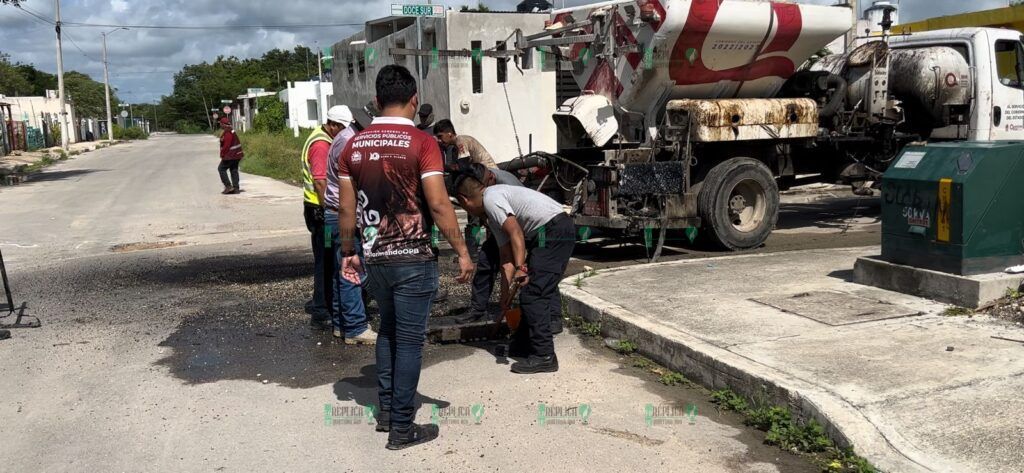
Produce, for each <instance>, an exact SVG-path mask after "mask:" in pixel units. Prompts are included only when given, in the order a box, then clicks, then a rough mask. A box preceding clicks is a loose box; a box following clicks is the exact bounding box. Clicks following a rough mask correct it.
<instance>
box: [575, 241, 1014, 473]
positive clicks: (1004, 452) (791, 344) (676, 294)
mask: <svg viewBox="0 0 1024 473" xmlns="http://www.w3.org/2000/svg"><path fill="white" fill-rule="evenodd" d="M875 254H878V248H877V247H874V248H856V249H847V250H820V251H806V252H793V253H776V254H766V255H751V256H734V257H724V258H715V259H705V260H690V261H679V262H671V263H662V264H655V265H645V266H634V267H629V268H621V269H612V270H604V271H601V272H600V273H599V274H597V275H595V276H592V277H590V278H587V279H584V280H582V281H577V279H576V278H575V277H573V278H569V279H567V280H565V281H564V282H563V283H562V294H563V296H564V298H565V299H566V300H567V302H568V304H569V311H570V313H577V314H580V315H582V316H584V317H585V318H587V319H589V320H592V321H593V320H599V321H601V323H602V329H603V331H604V332H605V334H606V335H607V336H611V337H615V338H622V339H628V340H631V341H634V342H636V343H637V344H638V346H639V347H640V351H641V352H642V353H643V354H645V355H647V356H649V357H651V358H652V359H654V360H656V361H658V362H661V363H663V364H665V365H667V366H669V367H671V368H673V369H675V370H678V371H680V372H682V373H684V374H685V375H687V376H689V377H691V379H694V380H697V381H699V382H701V383H702V384H704V385H706V386H710V387H713V388H715V389H719V388H725V387H729V388H731V389H733V390H734V391H736V392H739V393H741V394H744V395H747V396H750V397H756V398H763V399H766V400H769V401H771V402H774V403H776V404H783V405H788V406H789V407H790V408H791V409H792V410H793V412H794V413H795V414H797V415H798V416H800V417H802V418H805V419H806V418H816V419H817V420H818V421H819V422H821V423H822V424H823V425H824V426H825V427H826V429H827V430H828V431H829V433H830V434H831V435H832V437H833V439H835V440H836V441H837V443H839V444H840V445H842V446H849V445H852V446H854V448H855V451H856V452H857V453H858V454H859V455H861V456H863V457H865V458H867V459H868V460H869V461H871V462H872V463H873V464H875V465H876V466H878V467H879V468H881V469H883V470H885V471H893V472H909V471H943V472H946V471H948V472H966V471H979V472H1010V471H1013V472H1020V471H1024V448H1022V447H1024V400H1022V398H1021V395H1020V393H1021V392H1022V390H1024V376H1022V374H1024V342H1015V341H1008V340H1005V339H1012V340H1021V341H1024V329H1021V328H1020V327H1019V326H1014V325H1011V324H1008V323H1004V322H1002V321H999V320H994V319H991V318H989V317H986V316H975V317H973V318H967V317H950V316H945V315H942V312H943V311H944V310H945V308H946V306H943V305H941V304H937V303H934V302H931V301H928V300H925V299H920V298H917V297H912V296H906V295H902V294H897V293H893V292H888V291H883V290H880V289H875V288H869V287H865V286H860V285H857V284H853V283H852V282H850V281H851V280H852V276H853V271H852V269H853V265H854V261H855V260H856V258H857V257H860V256H870V255H875ZM993 337H1001V338H993Z"/></svg>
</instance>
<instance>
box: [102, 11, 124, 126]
mask: <svg viewBox="0 0 1024 473" xmlns="http://www.w3.org/2000/svg"><path fill="white" fill-rule="evenodd" d="M127 29H128V28H125V27H123V26H122V27H120V28H114V29H112V30H110V31H107V32H106V33H100V35H101V36H103V85H104V89H106V94H107V142H109V143H110V144H114V121H113V120H114V117H113V116H112V115H111V113H110V74H108V72H107V35H109V34H111V33H116V32H117V31H119V30H127Z"/></svg>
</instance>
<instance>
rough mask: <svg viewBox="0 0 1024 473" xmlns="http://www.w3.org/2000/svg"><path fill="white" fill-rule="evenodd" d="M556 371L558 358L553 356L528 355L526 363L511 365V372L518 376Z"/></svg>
mask: <svg viewBox="0 0 1024 473" xmlns="http://www.w3.org/2000/svg"><path fill="white" fill-rule="evenodd" d="M556 371H558V357H557V356H555V355H548V356H537V355H530V357H529V358H527V359H526V361H520V362H517V363H514V364H513V365H512V372H513V373H518V374H535V373H554V372H556Z"/></svg>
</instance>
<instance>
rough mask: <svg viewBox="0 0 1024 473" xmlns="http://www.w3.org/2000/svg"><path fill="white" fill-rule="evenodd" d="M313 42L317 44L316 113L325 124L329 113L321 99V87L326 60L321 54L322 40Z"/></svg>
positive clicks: (321, 122)
mask: <svg viewBox="0 0 1024 473" xmlns="http://www.w3.org/2000/svg"><path fill="white" fill-rule="evenodd" d="M313 44H314V45H316V76H317V78H316V114H317V119H318V120H319V121H320V124H321V125H323V124H325V123H327V120H326V119H325V117H326V115H327V113H325V111H324V104H323V103H321V100H320V97H321V96H322V95H323V93H322V92H321V91H320V87H321V84H322V83H323V81H324V60H323V57H321V55H320V41H314V42H313Z"/></svg>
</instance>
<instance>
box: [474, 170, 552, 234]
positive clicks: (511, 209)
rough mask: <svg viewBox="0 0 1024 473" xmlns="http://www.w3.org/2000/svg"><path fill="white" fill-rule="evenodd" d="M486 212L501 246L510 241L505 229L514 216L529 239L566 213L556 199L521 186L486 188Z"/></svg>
mask: <svg viewBox="0 0 1024 473" xmlns="http://www.w3.org/2000/svg"><path fill="white" fill-rule="evenodd" d="M484 211H486V212H487V220H488V225H489V226H490V230H491V232H493V233H494V239H495V241H497V243H498V246H503V245H505V244H506V243H508V241H509V236H508V234H506V233H505V230H502V228H501V225H502V224H503V223H505V220H506V219H508V217H509V216H510V215H512V216H515V218H516V221H517V222H519V226H520V227H522V228H523V233H524V234H525V235H526V239H527V240H529V239H530V238H533V237H534V236H535V235H536V234H537V230H539V229H540V227H542V226H544V224H546V223H548V222H550V221H551V219H553V218H555V217H557V216H558V214H561V213H564V211H563V210H562V205H561V204H559V203H558V202H555V201H554V199H552V198H550V197H548V196H546V195H544V194H541V193H540V192H537V191H535V190H533V189H530V188H527V187H522V186H509V185H502V184H498V185H494V186H491V187H488V188H486V189H484Z"/></svg>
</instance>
